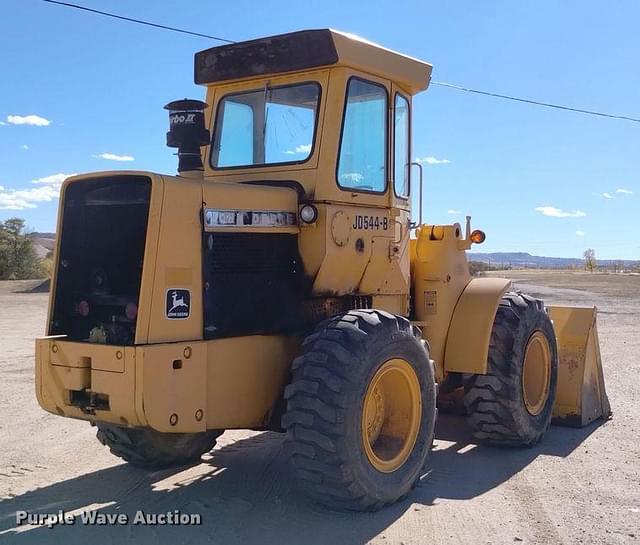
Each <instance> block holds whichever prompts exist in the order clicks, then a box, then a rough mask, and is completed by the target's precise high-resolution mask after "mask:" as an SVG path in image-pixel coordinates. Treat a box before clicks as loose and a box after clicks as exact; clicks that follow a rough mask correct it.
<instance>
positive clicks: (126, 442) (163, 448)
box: [96, 422, 222, 469]
mask: <svg viewBox="0 0 640 545" xmlns="http://www.w3.org/2000/svg"><path fill="white" fill-rule="evenodd" d="M97 426H98V431H97V433H96V437H97V438H98V441H100V442H101V443H102V444H103V445H105V446H107V447H109V450H110V451H111V454H114V455H115V456H118V457H120V458H122V459H123V460H125V461H127V462H129V463H130V464H131V465H134V466H137V467H143V468H149V469H161V468H166V467H172V466H183V465H188V464H192V463H196V462H198V461H199V460H200V457H201V456H202V455H203V454H205V453H207V452H209V451H210V450H212V449H213V447H214V446H215V444H216V439H217V438H218V437H219V436H220V435H222V431H218V430H210V431H206V432H203V433H161V432H159V431H155V430H152V429H150V428H123V427H120V426H115V425H113V424H107V423H104V422H100V423H98V424H97Z"/></svg>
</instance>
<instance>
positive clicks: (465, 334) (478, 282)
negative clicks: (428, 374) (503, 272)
mask: <svg viewBox="0 0 640 545" xmlns="http://www.w3.org/2000/svg"><path fill="white" fill-rule="evenodd" d="M510 286H511V281H510V280H507V279H505V278H474V279H473V280H471V282H469V284H468V286H467V287H466V288H465V290H464V291H463V292H462V295H461V296H460V300H459V301H458V304H457V305H456V308H455V311H454V313H453V318H452V319H451V325H450V328H449V334H448V336H447V342H446V348H445V360H444V368H445V370H446V371H456V372H460V373H476V374H481V375H484V374H485V373H486V372H487V354H488V353H489V340H490V339H491V329H492V327H493V320H494V318H495V316H496V311H497V309H498V304H499V303H500V299H502V296H503V295H504V293H505V292H506V291H507V290H508V289H509V287H510Z"/></svg>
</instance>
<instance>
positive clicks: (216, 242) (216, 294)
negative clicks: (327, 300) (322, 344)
mask: <svg viewBox="0 0 640 545" xmlns="http://www.w3.org/2000/svg"><path fill="white" fill-rule="evenodd" d="M203 242H204V244H203V246H204V260H203V262H204V265H203V267H204V271H203V279H204V294H203V300H204V337H205V339H213V338H220V337H232V336H240V335H252V334H267V333H281V332H290V331H293V330H295V329H296V327H298V326H299V323H300V317H299V312H300V310H299V309H300V301H301V298H302V294H303V291H304V289H303V282H304V280H303V274H302V263H301V260H300V257H299V255H298V243H297V238H296V236H295V235H288V234H280V233H278V234H270V233H205V234H204V241H203Z"/></svg>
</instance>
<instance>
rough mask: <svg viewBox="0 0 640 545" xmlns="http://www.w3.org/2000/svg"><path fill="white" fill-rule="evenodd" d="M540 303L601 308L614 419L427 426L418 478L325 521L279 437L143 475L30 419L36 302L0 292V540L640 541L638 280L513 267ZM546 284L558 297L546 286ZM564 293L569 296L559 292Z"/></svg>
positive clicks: (239, 440) (74, 433) (41, 419)
mask: <svg viewBox="0 0 640 545" xmlns="http://www.w3.org/2000/svg"><path fill="white" fill-rule="evenodd" d="M513 276H514V277H516V278H517V280H518V285H519V287H521V288H526V289H527V290H528V291H530V292H533V293H534V294H537V295H540V296H543V298H544V299H545V300H546V301H547V302H549V303H564V304H578V305H588V304H590V303H595V304H596V305H598V307H599V309H600V318H599V331H600V339H601V343H602V356H603V360H604V371H605V377H606V380H607V389H608V393H609V397H610V400H611V405H612V407H613V410H614V413H615V414H614V418H613V419H612V420H610V421H608V422H606V423H597V424H594V425H592V426H590V427H587V428H585V429H581V430H576V429H570V428H559V427H552V428H551V430H550V432H549V434H548V435H547V436H546V437H545V439H544V441H543V442H542V443H541V444H540V445H539V446H537V447H535V448H532V449H519V450H511V449H496V448H490V447H485V446H477V445H475V444H474V443H473V441H472V440H471V439H470V437H469V435H468V431H467V429H466V428H465V426H464V420H463V419H461V418H458V417H455V416H443V417H441V418H440V419H439V422H438V429H437V440H436V443H435V449H434V451H433V452H432V453H431V456H430V462H429V474H428V475H427V476H426V477H425V479H424V480H423V482H422V483H421V484H420V485H419V486H418V487H417V488H416V490H415V492H414V493H413V494H411V495H410V497H409V498H408V499H407V500H405V501H403V502H401V503H399V504H397V505H395V506H392V507H391V508H388V509H385V510H383V511H381V512H379V513H373V514H369V513H367V514H356V513H344V512H331V511H329V510H326V509H323V508H321V507H318V506H316V505H314V504H312V503H309V502H308V501H307V500H306V499H305V498H304V497H303V496H301V495H300V494H299V493H298V492H297V491H296V488H295V485H294V483H293V481H292V479H291V476H290V471H289V468H288V465H287V461H286V458H285V457H284V455H283V452H282V437H281V436H279V435H277V434H273V433H262V434H261V433H254V432H244V431H233V432H227V433H225V434H224V435H223V436H222V437H221V439H220V442H219V445H218V447H216V449H215V450H214V451H213V453H212V456H210V457H207V459H206V460H205V461H204V462H203V463H202V464H200V465H198V466H195V467H192V468H189V469H187V470H184V471H178V472H175V471H162V472H155V473H146V472H144V471H141V470H137V469H134V468H132V467H129V466H128V465H126V464H123V463H121V461H120V460H119V459H117V458H114V457H112V456H111V455H110V454H109V453H108V451H107V450H106V449H105V448H104V447H102V446H101V445H100V444H99V443H98V441H97V440H96V439H95V433H94V429H93V428H91V427H90V426H89V425H88V424H86V423H84V422H78V421H73V420H69V419H64V418H59V417H57V416H53V415H50V414H47V413H45V412H44V411H42V410H41V409H40V408H39V407H38V404H37V402H36V399H35V396H34V388H33V338H34V337H35V336H37V335H39V334H41V333H42V331H43V328H44V323H45V315H46V301H47V295H46V294H16V293H12V290H15V289H17V288H18V287H19V286H18V285H17V284H14V283H1V284H0V308H1V309H2V314H1V315H0V339H1V343H2V350H1V352H0V354H1V355H0V498H1V499H2V501H1V502H0V543H1V542H7V543H18V544H23V543H24V544H26V543H46V544H53V543H64V544H75V543H82V544H83V545H86V544H87V543H91V544H102V543H109V544H110V543H114V544H126V543H149V544H151V543H154V544H155V543H171V544H189V543H193V544H196V543H205V544H206V543H210V544H231V543H243V544H247V543H279V544H283V545H287V544H292V545H293V544H303V543H304V544H323V545H326V544H329V545H337V544H342V543H348V544H360V543H376V544H398V545H399V544H406V545H409V544H438V545H444V544H482V543H492V544H507V543H549V544H557V543H567V544H568V543H602V544H622V543H638V542H640V358H639V357H638V354H639V353H640V277H624V278H623V277H616V276H613V275H612V276H611V277H605V276H600V275H590V276H589V275H586V276H585V275H574V276H573V277H568V276H561V275H558V274H555V273H554V274H533V273H529V272H524V273H514V274H513ZM548 286H556V287H548ZM570 286H574V287H578V288H580V289H571V288H570ZM96 509H97V510H98V511H99V512H104V513H124V514H128V515H129V516H130V517H131V519H133V516H134V514H135V513H136V511H138V510H144V511H145V512H148V513H164V512H167V511H173V510H174V509H179V510H180V511H182V512H183V513H199V514H200V515H201V517H202V524H201V525H198V526H189V527H187V526H144V525H133V524H131V523H129V524H124V525H119V526H100V527H94V526H85V525H83V524H81V522H80V521H77V522H76V524H74V525H64V526H63V525H58V526H56V527H54V528H53V529H48V528H47V527H46V526H45V527H42V526H37V525H32V526H20V527H17V526H16V511H20V510H24V511H29V512H32V513H37V512H40V513H55V512H57V511H58V510H63V511H65V512H67V513H79V512H81V511H83V510H85V511H86V510H96Z"/></svg>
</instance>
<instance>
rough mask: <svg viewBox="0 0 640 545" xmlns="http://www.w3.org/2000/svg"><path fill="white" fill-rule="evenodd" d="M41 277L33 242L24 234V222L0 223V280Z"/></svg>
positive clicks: (10, 221)
mask: <svg viewBox="0 0 640 545" xmlns="http://www.w3.org/2000/svg"><path fill="white" fill-rule="evenodd" d="M40 276H42V270H41V266H40V261H39V260H38V256H37V255H36V251H35V249H34V247H33V242H32V241H31V239H30V238H29V237H28V236H27V233H26V232H25V224H24V220H23V219H20V218H9V219H8V220H6V221H4V222H0V280H22V279H26V278H38V277H40Z"/></svg>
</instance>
